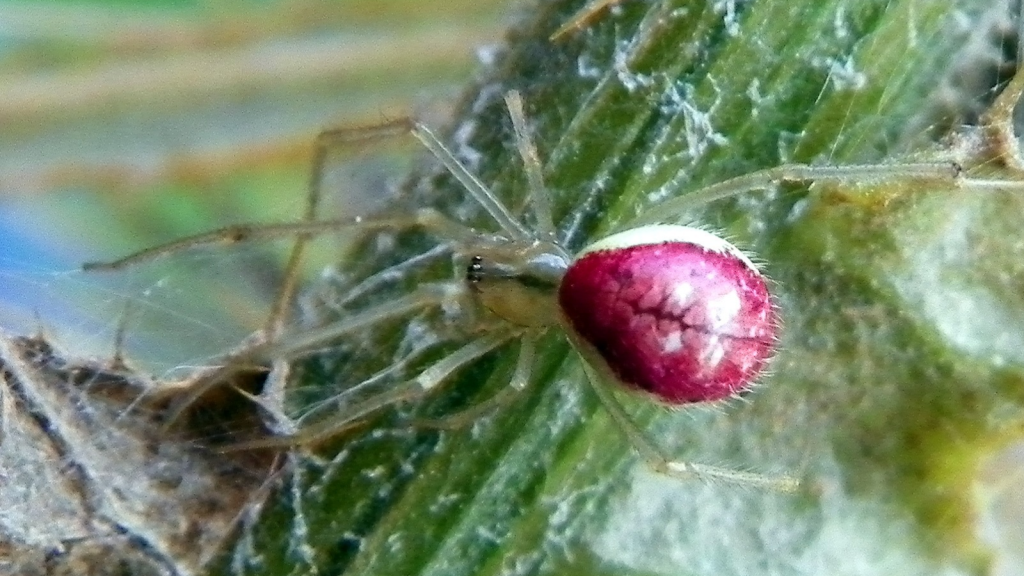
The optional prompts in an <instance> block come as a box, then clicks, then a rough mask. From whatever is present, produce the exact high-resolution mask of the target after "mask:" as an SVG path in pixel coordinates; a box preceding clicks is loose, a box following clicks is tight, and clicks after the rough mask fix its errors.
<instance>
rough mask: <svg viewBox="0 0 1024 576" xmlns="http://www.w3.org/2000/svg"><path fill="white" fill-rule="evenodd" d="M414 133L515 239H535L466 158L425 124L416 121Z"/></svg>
mask: <svg viewBox="0 0 1024 576" xmlns="http://www.w3.org/2000/svg"><path fill="white" fill-rule="evenodd" d="M412 135H413V136H415V137H416V139H417V140H419V141H420V142H422V143H423V145H424V146H426V148H427V150H430V153H431V154H433V155H434V157H435V158H437V159H438V160H439V161H440V162H441V163H442V164H444V166H445V168H447V169H448V172H450V173H451V175H452V176H454V177H455V179H456V180H458V181H459V183H461V184H462V187H463V188H465V190H466V192H468V193H469V195H470V196H472V197H473V199H474V200H476V202H477V204H479V205H480V206H481V207H482V208H483V209H484V210H486V211H487V213H488V214H490V216H491V218H493V219H494V221H495V222H497V224H498V226H500V227H501V229H502V230H503V231H504V232H505V233H506V234H508V235H509V237H510V238H511V239H513V240H517V241H527V240H532V239H533V235H532V234H531V233H530V231H529V230H527V229H526V227H525V226H523V224H522V223H521V222H519V220H517V219H516V217H515V216H513V215H512V212H510V211H509V209H508V208H507V207H506V206H505V205H504V204H503V203H502V202H501V200H500V199H499V198H498V197H497V196H495V195H494V194H493V193H492V192H491V191H490V190H489V189H488V188H487V186H485V185H484V183H483V182H481V181H480V179H479V178H477V177H476V175H474V174H473V173H472V172H470V171H469V169H468V168H466V167H465V166H463V165H462V162H460V161H459V159H458V158H456V157H455V154H454V153H452V151H451V150H449V149H448V147H447V146H445V145H444V144H443V143H442V142H441V141H440V140H438V138H437V136H435V135H434V133H433V132H431V131H430V128H427V127H426V126H424V125H423V124H416V126H415V128H413V130H412Z"/></svg>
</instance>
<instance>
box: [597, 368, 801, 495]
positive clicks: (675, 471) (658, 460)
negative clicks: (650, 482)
mask: <svg viewBox="0 0 1024 576" xmlns="http://www.w3.org/2000/svg"><path fill="white" fill-rule="evenodd" d="M577 350H578V348H577ZM583 369H584V371H585V372H586V373H587V381H588V382H589V383H590V387H591V388H592V389H593V390H594V392H595V393H596V394H597V397H598V399H599V400H600V401H601V405H602V406H603V407H604V409H605V410H606V411H607V412H608V415H609V416H611V418H612V421H613V422H615V424H616V426H617V427H618V428H619V430H620V431H622V433H623V434H624V435H625V436H626V438H627V439H628V440H629V442H630V444H632V445H633V448H634V449H635V450H636V451H637V452H638V453H639V454H640V457H641V458H643V459H644V461H645V462H646V463H647V466H649V467H650V468H651V469H652V470H654V471H655V472H658V473H661V474H665V475H668V476H672V477H675V478H681V479H685V480H692V479H697V480H702V481H705V482H716V481H717V482H728V483H731V484H741V485H746V486H755V487H759V488H770V489H774V490H779V491H782V492H795V491H796V490H797V489H798V488H799V487H800V483H799V481H797V480H796V479H793V478H790V477H788V476H765V475H762V474H757V473H755V472H747V471H743V470H730V469H728V468H721V467H718V466H710V465H708V464H699V463H696V462H688V461H684V460H673V459H671V458H669V457H668V455H667V454H665V452H664V451H663V450H662V449H661V448H659V447H658V446H657V444H655V443H654V441H653V440H651V438H650V437H648V436H647V434H645V433H644V432H643V430H641V429H640V427H639V426H637V425H636V423H635V422H633V420H632V419H631V418H630V417H629V415H628V414H627V413H626V411H625V409H624V408H623V407H622V405H621V404H620V403H619V401H618V400H616V399H615V396H614V395H613V394H612V392H611V390H609V389H608V387H607V386H606V385H605V383H604V382H602V381H601V380H600V377H599V375H598V374H597V373H596V372H595V370H594V368H593V367H592V366H591V365H590V364H589V363H588V362H583Z"/></svg>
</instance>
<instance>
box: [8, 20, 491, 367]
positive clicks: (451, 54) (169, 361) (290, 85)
mask: <svg viewBox="0 0 1024 576" xmlns="http://www.w3.org/2000/svg"><path fill="white" fill-rule="evenodd" d="M509 9H510V5H509V2H507V1H506V0H483V1H481V0H455V1H450V2H420V1H416V0H346V1H344V2H335V1H330V0H277V1H267V0H263V1H257V0H211V1H170V0H169V1H132V0H117V1H102V2H101V1H95V2H83V1H76V2H54V1H38V2H33V1H20V2H0V126H2V128H0V191H2V194H0V243H2V245H3V247H4V249H3V251H2V253H0V290H2V293H0V326H3V327H4V328H5V329H8V330H11V331H15V332H25V331H31V330H34V329H35V327H36V326H37V324H38V323H39V322H41V323H42V325H43V326H44V328H45V329H46V330H47V331H48V332H49V333H51V334H53V335H54V336H55V337H56V339H57V341H58V343H60V344H61V345H63V346H65V347H66V348H67V350H68V351H69V352H71V353H74V354H109V353H110V350H111V347H112V338H113V331H114V330H115V327H116V324H117V322H118V321H119V320H118V319H119V318H120V317H121V316H122V314H123V311H124V310H125V308H126V306H127V308H128V310H129V311H128V321H127V322H128V324H127V325H128V327H129V332H128V335H129V339H128V355H129V356H130V357H131V358H133V359H135V361H136V362H138V363H140V364H141V365H142V366H143V367H145V368H148V369H150V370H154V371H157V372H162V371H164V370H168V369H170V368H172V367H175V366H181V365H187V364H196V363H202V361H203V359H204V358H205V357H208V356H211V355H215V354H216V353H218V352H220V351H222V350H223V349H225V348H227V347H230V346H231V345H233V344H235V343H237V341H238V339H239V338H240V337H241V336H243V335H245V334H247V333H249V332H251V331H252V330H254V329H256V328H258V327H259V326H260V324H261V322H262V321H263V318H264V315H265V314H266V310H267V305H268V302H269V300H270V299H271V297H272V294H273V292H274V290H275V288H276V287H277V286H278V284H279V281H280V269H281V267H282V266H283V262H284V257H283V253H284V250H283V248H285V247H286V246H284V244H286V243H281V244H282V245H281V246H269V247H268V246H259V247H244V248H238V249H236V250H222V249H216V248H214V249H210V250H199V251H195V252H192V253H189V254H183V255H181V256H180V257H175V258H169V259H167V262H159V263H155V264H152V265H146V266H141V267H139V268H135V269H131V270H126V271H123V272H117V273H107V274H97V273H93V274H84V273H81V272H78V271H77V270H76V268H77V266H78V265H80V264H81V263H82V262H84V261H88V260H102V259H110V258H115V257H117V256H120V255H122V254H123V253H126V252H128V251H132V250H136V249H138V248H142V247H145V246H148V245H151V244H153V243H156V242H160V241H163V240H169V239H172V238H175V237H177V236H180V235H182V234H187V233H191V232H197V231H202V230H206V229H209V228H214V227H218V226H223V225H225V224H229V223H233V222H241V221H273V220H288V219H294V218H297V217H298V216H299V215H300V214H301V212H302V208H303V204H302V202H303V195H304V193H305V190H306V180H307V177H308V172H309V158H310V154H311V143H312V141H313V138H314V136H315V134H316V133H317V132H318V130H320V129H321V128H323V127H326V126H331V125H353V124H355V125H359V124H373V123H377V122H380V121H382V120H385V119H388V118H394V117H396V116H399V115H401V114H407V113H413V112H414V113H416V114H418V115H420V116H422V117H425V118H427V119H428V121H437V122H443V121H444V118H445V115H446V113H447V112H448V110H449V109H450V105H451V103H452V102H453V101H454V100H455V99H456V97H457V95H458V94H459V92H460V90H461V87H462V86H463V85H464V84H465V82H466V81H467V80H468V79H469V78H470V77H471V76H472V73H473V69H474V65H475V64H476V62H477V60H478V58H480V57H482V56H483V57H486V51H487V46H488V45H493V44H494V43H496V42H499V41H500V38H501V33H502V30H503V29H504V23H505V21H506V20H507V19H508V18H509ZM411 149H412V147H411V146H410V144H409V142H408V141H399V142H396V143H395V144H394V145H393V146H390V147H387V148H385V149H383V150H382V149H380V148H379V147H378V148H377V149H374V150H362V151H359V150H352V151H345V152H341V153H339V154H338V155H337V157H336V158H334V159H332V161H331V163H330V168H331V169H330V170H329V172H328V174H326V176H327V180H328V182H327V184H326V186H325V189H326V190H327V192H328V195H329V197H328V198H327V201H326V208H325V213H327V214H335V215H337V214H341V213H353V212H356V211H360V210H365V209H366V208H365V204H363V200H362V199H367V198H368V199H373V198H380V197H383V196H384V195H386V194H387V190H388V185H389V184H390V183H391V182H392V181H393V180H395V179H397V178H400V177H401V175H402V174H403V172H404V170H403V169H402V164H403V163H404V162H405V160H406V157H407V156H408V154H407V153H408V152H409V151H410V150H411ZM346 152H347V153H346ZM317 251H318V253H319V258H316V257H314V258H312V259H310V260H309V261H308V264H307V268H306V270H307V271H308V273H309V274H315V273H316V271H317V270H320V269H322V268H323V267H324V266H325V265H326V264H328V263H330V262H331V261H332V259H331V255H332V254H333V253H334V251H333V250H332V247H331V241H330V240H328V241H327V242H323V243H320V244H318V248H317ZM37 318H38V321H37Z"/></svg>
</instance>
